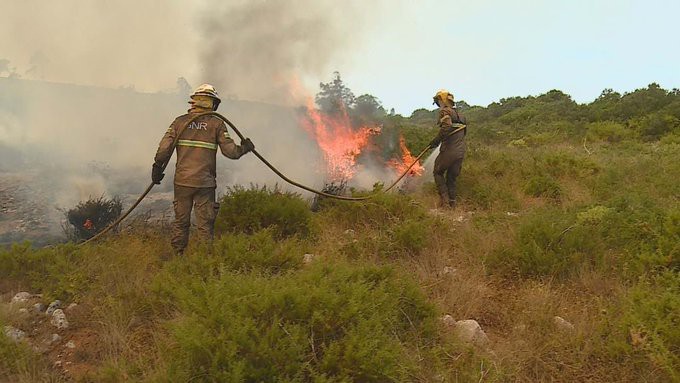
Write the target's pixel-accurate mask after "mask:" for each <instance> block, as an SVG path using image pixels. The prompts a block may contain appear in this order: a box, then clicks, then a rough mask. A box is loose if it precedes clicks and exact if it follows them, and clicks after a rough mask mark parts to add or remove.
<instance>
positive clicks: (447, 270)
mask: <svg viewBox="0 0 680 383" xmlns="http://www.w3.org/2000/svg"><path fill="white" fill-rule="evenodd" d="M456 271H458V270H457V269H454V268H453V267H451V266H446V267H444V270H442V275H448V276H451V275H454V274H456Z"/></svg>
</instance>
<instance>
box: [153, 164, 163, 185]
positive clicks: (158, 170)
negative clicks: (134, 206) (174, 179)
mask: <svg viewBox="0 0 680 383" xmlns="http://www.w3.org/2000/svg"><path fill="white" fill-rule="evenodd" d="M163 177H165V173H163V167H161V165H158V164H156V163H154V164H153V166H152V167H151V181H153V183H155V184H156V185H160V184H161V180H162V179H163Z"/></svg>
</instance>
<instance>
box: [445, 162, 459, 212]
mask: <svg viewBox="0 0 680 383" xmlns="http://www.w3.org/2000/svg"><path fill="white" fill-rule="evenodd" d="M462 167H463V159H462V158H461V159H458V160H456V161H454V162H453V164H452V165H451V166H449V168H448V169H447V170H446V188H447V192H448V198H449V205H450V206H451V207H454V206H455V205H456V178H458V176H459V175H460V171H461V169H462Z"/></svg>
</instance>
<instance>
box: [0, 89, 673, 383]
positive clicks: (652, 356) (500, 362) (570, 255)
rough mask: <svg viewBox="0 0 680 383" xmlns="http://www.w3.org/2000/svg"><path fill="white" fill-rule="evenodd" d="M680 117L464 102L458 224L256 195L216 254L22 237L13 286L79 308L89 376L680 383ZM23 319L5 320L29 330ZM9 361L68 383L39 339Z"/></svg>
mask: <svg viewBox="0 0 680 383" xmlns="http://www.w3.org/2000/svg"><path fill="white" fill-rule="evenodd" d="M678 105H680V95H679V94H678V92H677V91H671V92H668V91H665V90H663V89H660V88H659V87H658V86H656V85H650V86H649V87H648V88H646V89H641V90H638V91H635V92H632V93H630V94H626V95H619V94H617V93H615V92H611V91H605V92H603V94H602V96H601V97H600V98H598V99H597V100H596V101H594V102H593V103H591V104H587V105H579V104H576V103H574V102H573V101H571V99H570V98H569V96H567V95H564V94H563V93H561V92H558V91H551V92H548V93H546V94H544V95H540V96H538V97H526V98H512V99H505V100H501V101H500V102H499V103H494V104H492V105H490V106H489V107H487V108H479V107H467V106H466V105H461V109H462V110H464V109H466V108H467V109H466V110H464V112H465V113H466V114H467V116H468V119H469V120H470V129H469V134H468V153H467V157H466V161H465V164H464V168H463V173H462V175H461V178H460V187H459V190H460V203H459V205H458V207H457V208H456V209H455V210H452V211H446V212H441V211H433V210H432V209H433V207H434V206H435V201H436V195H435V193H434V191H433V188H432V185H431V184H426V185H425V187H423V188H422V190H420V191H418V192H416V193H415V194H409V195H404V194H398V193H395V194H384V195H380V196H379V197H377V198H375V199H371V200H369V201H366V202H361V203H347V202H341V201H331V200H324V201H323V203H322V204H320V206H319V209H318V211H317V212H316V213H311V212H310V211H309V209H308V201H305V200H303V199H302V198H301V197H299V196H297V195H294V194H290V193H285V192H281V191H278V190H276V189H274V190H271V189H267V188H259V187H251V188H235V189H232V190H230V191H228V192H227V193H226V195H225V197H224V199H223V200H222V201H221V210H220V213H219V217H218V226H217V228H218V233H219V237H218V239H216V241H215V242H214V243H213V244H212V245H208V244H200V243H196V242H195V241H194V242H192V243H191V245H190V248H189V249H188V251H187V253H186V255H185V256H183V257H180V258H173V259H171V260H170V261H161V258H162V257H163V256H164V255H165V254H169V253H170V247H169V243H168V238H167V234H165V233H164V232H163V231H161V230H157V229H155V228H153V227H140V228H138V230H136V231H135V232H134V235H132V234H126V233H127V232H126V233H123V234H119V235H117V236H112V237H109V238H108V239H106V240H104V241H102V242H99V243H96V244H93V245H90V246H85V247H76V246H74V245H71V244H65V245H58V246H55V247H52V248H46V249H35V248H31V247H30V245H28V244H26V245H22V244H16V245H14V246H13V247H12V248H10V249H6V250H2V251H0V274H1V275H2V276H3V281H2V286H0V287H2V288H3V291H4V292H7V293H10V292H17V291H20V290H30V291H32V292H39V293H42V294H43V295H44V297H46V299H54V298H59V299H62V300H64V301H66V302H78V303H79V307H81V308H82V309H83V312H85V313H86V314H83V315H84V317H83V318H84V319H83V320H81V321H79V322H77V323H76V325H75V326H74V327H73V328H72V329H70V330H69V333H68V335H67V336H73V337H77V336H78V335H79V334H81V333H83V332H88V331H89V332H93V333H96V334H97V337H98V342H97V345H96V347H95V346H90V347H91V348H93V349H91V350H83V354H82V358H80V359H78V360H77V361H74V363H75V364H81V365H83V364H85V365H87V366H88V368H81V369H80V371H81V373H80V374H72V375H70V377H71V378H72V379H74V380H80V381H98V382H107V381H108V382H118V381H146V382H156V381H158V382H160V381H291V382H292V381H315V382H340V381H362V382H364V381H367V382H370V381H374V382H384V381H420V382H430V381H443V382H458V381H460V382H468V381H470V382H472V381H474V382H478V381H490V382H508V381H518V382H520V381H521V382H525V381H532V382H533V381H545V382H548V381H550V382H553V381H560V382H573V381H578V382H581V381H591V382H611V381H621V382H640V381H649V382H673V381H680V358H679V357H678V355H680V274H679V272H680V245H679V244H680V207H679V206H680V204H678V202H679V200H680V183H678V181H677V179H678V176H680V162H678V161H677V159H678V158H680V125H679V124H678V121H679V119H680V113H679V112H680V108H678ZM384 118H385V119H386V120H385V123H386V129H391V128H390V126H392V128H394V129H406V128H408V129H410V132H409V133H408V134H405V136H406V137H407V139H409V140H410V141H409V144H410V145H414V146H417V145H419V143H420V142H425V141H426V137H429V135H430V131H426V130H423V131H422V135H418V134H416V133H414V132H417V129H419V127H420V126H421V125H422V126H429V125H431V124H432V114H431V112H429V111H417V112H414V115H413V116H412V117H411V118H404V117H401V116H390V115H386V117H384ZM390 124H392V125H390ZM409 135H414V136H415V137H416V138H413V139H411V138H409ZM414 142H415V143H414ZM378 187H379V186H378ZM305 254H309V255H310V257H309V258H307V257H304V255H305ZM15 314H16V313H14V312H12V311H11V310H4V311H0V323H2V324H3V325H5V324H7V325H15V326H17V327H21V326H22V325H24V324H25V323H23V322H21V318H20V317H18V316H17V315H15ZM445 314H449V315H451V316H452V317H453V318H455V319H457V320H460V319H475V320H476V321H478V322H479V324H480V325H481V327H482V328H483V329H484V331H485V332H486V333H487V335H488V336H489V338H490V342H489V346H488V348H475V347H471V346H468V345H466V344H463V343H461V341H460V340H459V339H458V338H457V337H456V336H455V334H454V333H453V332H452V331H451V329H450V328H449V327H447V326H445V325H444V324H443V323H442V322H441V321H440V318H441V317H442V316H443V315H445ZM556 316H559V317H561V318H564V319H565V320H567V321H568V322H570V323H571V324H572V325H573V328H570V329H566V330H565V329H564V328H561V327H559V326H557V325H556V324H555V323H556V322H555V317H556ZM0 356H1V357H2V358H0V360H1V361H0V380H8V381H40V380H42V381H57V379H61V378H59V375H55V372H54V368H53V367H52V363H50V362H49V356H38V355H35V354H34V353H32V352H31V351H30V349H29V348H28V347H24V345H22V344H19V345H16V344H14V343H12V342H9V341H7V340H6V339H4V338H0ZM83 371H84V372H83Z"/></svg>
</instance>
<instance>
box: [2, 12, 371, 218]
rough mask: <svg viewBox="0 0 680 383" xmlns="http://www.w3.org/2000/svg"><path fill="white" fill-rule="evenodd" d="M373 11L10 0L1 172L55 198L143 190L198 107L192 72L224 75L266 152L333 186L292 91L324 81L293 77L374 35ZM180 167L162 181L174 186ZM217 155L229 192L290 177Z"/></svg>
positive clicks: (229, 111) (228, 96)
mask: <svg viewBox="0 0 680 383" xmlns="http://www.w3.org/2000/svg"><path fill="white" fill-rule="evenodd" d="M360 6H361V8H360ZM360 9H361V10H362V12H359V10H360ZM362 14H370V12H368V11H367V8H366V6H365V5H363V4H360V2H359V1H348V2H333V1H311V0H308V1H304V0H303V1H293V0H283V1H264V0H259V1H258V0H250V1H240V0H239V1H226V2H225V1H218V0H204V1H201V2H198V3H191V4H190V3H188V2H184V1H179V0H169V1H166V2H163V6H159V5H158V2H156V1H135V0H121V1H115V2H113V1H105V0H93V1H80V0H60V1H51V2H44V1H38V0H24V1H3V4H2V12H1V13H0V176H1V175H2V174H3V173H4V174H21V175H22V176H21V177H19V178H17V177H15V178H13V179H23V180H26V182H27V183H30V184H31V187H32V188H33V189H35V190H36V192H37V193H38V194H41V195H46V196H47V199H48V202H47V205H49V208H50V209H52V208H53V207H54V206H55V205H56V206H61V207H70V206H73V205H74V204H75V203H76V202H78V201H80V200H82V199H85V198H87V197H88V196H99V195H101V194H103V193H106V194H107V195H109V196H111V195H115V194H121V195H123V196H126V195H127V196H128V198H133V197H134V196H135V195H136V194H137V193H139V192H140V191H142V190H143V189H144V186H145V185H146V183H147V182H149V174H148V173H149V170H150V169H149V168H150V165H151V161H152V158H153V155H154V153H155V150H156V145H157V143H158V141H159V140H160V138H161V136H162V135H163V133H164V132H165V130H166V129H167V126H168V125H169V124H170V122H172V120H173V119H174V118H175V117H176V116H178V115H180V114H183V113H185V112H186V109H187V107H188V105H187V104H186V101H187V96H188V94H187V93H186V89H184V88H183V87H182V86H178V85H181V84H179V83H177V79H178V77H185V78H187V79H188V81H189V83H190V84H191V85H192V86H194V87H195V86H197V85H199V84H200V83H203V82H212V83H215V84H216V85H217V87H218V91H220V93H221V94H222V95H224V96H225V97H224V98H225V100H224V102H223V104H222V106H221V107H220V110H219V111H220V112H222V113H223V114H225V115H226V116H228V117H229V118H230V119H231V120H232V121H233V122H234V123H235V124H237V126H239V127H240V128H242V130H243V132H244V134H246V135H247V136H250V137H251V138H252V139H253V141H254V142H255V144H256V146H257V148H258V150H259V151H260V152H261V153H263V154H265V155H266V157H267V158H269V159H270V160H271V162H272V163H274V164H275V165H276V166H278V167H279V168H280V169H281V170H282V171H284V172H285V173H287V174H289V175H290V176H291V177H292V178H294V179H296V180H299V181H301V182H303V183H308V184H311V185H312V186H320V185H321V184H322V183H323V181H324V180H323V176H322V175H321V174H320V173H319V171H318V170H319V169H320V168H321V167H322V166H321V165H322V163H321V155H320V153H319V151H318V149H317V147H316V145H315V144H314V143H313V141H312V139H311V138H310V137H309V135H308V134H307V133H306V132H304V131H303V130H302V129H300V127H299V126H298V120H297V115H296V111H295V109H294V108H293V107H292V106H296V105H300V103H301V102H302V101H303V100H301V99H300V98H299V97H297V96H296V97H291V95H292V94H296V95H298V96H299V95H300V94H301V93H302V94H304V93H309V94H310V95H312V94H313V93H314V92H315V91H316V89H311V90H310V91H308V92H304V91H303V92H301V91H300V89H299V87H298V86H297V85H296V89H291V88H290V85H291V84H299V82H297V81H298V80H301V81H302V82H304V81H306V80H309V79H310V78H311V79H316V81H318V79H324V78H326V77H327V76H328V75H330V73H331V72H332V71H333V70H334V69H336V68H334V67H333V65H334V62H335V60H336V59H337V58H338V57H342V55H346V54H348V52H349V50H350V49H352V48H353V47H355V46H356V45H357V44H360V43H361V40H362V39H361V38H359V36H360V35H361V31H362V29H361V26H362V20H364V19H363V18H362V17H361V15H362ZM364 21H365V20H364ZM239 100H244V101H239ZM245 100H249V101H256V102H246V101H245ZM275 105H281V106H275ZM172 166H173V165H172V164H171V167H170V168H169V169H168V171H166V173H168V176H167V177H166V179H165V180H164V182H163V185H161V187H160V188H157V190H158V191H166V192H167V191H169V190H170V189H171V185H172ZM218 167H219V172H220V175H219V182H220V191H223V187H224V186H225V185H229V184H234V183H239V184H248V183H259V184H270V185H271V184H274V183H276V182H280V181H279V180H278V178H277V177H276V176H275V175H274V174H273V173H271V172H270V171H269V169H266V168H265V167H264V166H263V165H262V164H261V163H259V162H258V161H257V160H256V159H255V158H253V157H252V156H248V157H245V158H243V159H241V160H239V161H237V162H234V161H230V160H227V159H222V160H220V161H219V162H218ZM3 190H5V189H3ZM7 190H9V189H7ZM155 190H156V189H155Z"/></svg>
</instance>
